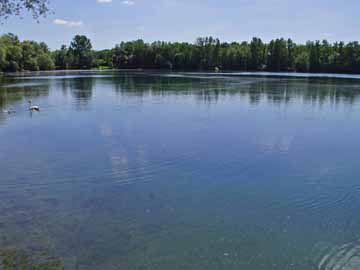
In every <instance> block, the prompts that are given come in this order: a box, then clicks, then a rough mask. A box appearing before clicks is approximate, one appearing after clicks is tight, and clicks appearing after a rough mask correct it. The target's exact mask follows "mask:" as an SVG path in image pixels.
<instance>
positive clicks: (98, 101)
mask: <svg viewBox="0 0 360 270" xmlns="http://www.w3.org/2000/svg"><path fill="white" fill-rule="evenodd" d="M72 75H73V76H74V78H72V79H70V78H66V79H65V78H64V79H63V80H59V81H56V80H55V81H51V82H49V83H47V84H44V85H41V86H36V87H25V86H24V85H18V86H17V87H14V88H11V89H10V88H5V87H3V88H0V107H1V108H8V107H15V108H16V111H17V112H16V114H14V115H10V116H9V115H7V114H0V140H1V142H2V143H1V144H0V171H1V173H0V197H1V200H0V212H1V213H2V215H1V216H0V263H1V256H2V255H1V254H2V253H1V252H2V250H9V249H14V248H15V249H17V250H20V251H25V252H26V253H27V254H29V256H31V257H32V258H37V257H36V256H37V255H36V254H38V253H37V252H43V251H46V252H47V253H49V255H48V256H49V257H51V256H53V257H55V258H60V259H61V260H62V261H63V262H64V263H65V265H66V269H81V270H82V269H87V270H88V269H90V270H92V269H156V270H158V269H159V270H161V269H243V268H244V269H256V270H262V269H264V270H265V269H266V270H269V269H270V270H277V269H294V270H303V269H310V270H311V269H314V270H315V269H320V270H330V269H331V270H335V269H336V270H345V269H350V270H353V269H357V268H358V267H359V263H360V262H359V248H358V241H357V239H358V238H359V233H360V219H359V218H358V217H357V215H356V213H357V212H358V209H359V207H360V200H359V193H360V185H359V183H358V179H359V176H360V171H359V169H358V164H357V161H358V160H359V153H360V149H359V144H358V138H359V134H360V129H359V128H358V118H359V114H360V110H359V109H360V106H359V93H360V91H359V90H358V89H359V88H358V83H357V82H356V81H348V80H331V81H329V80H317V79H316V80H302V79H289V80H285V79H274V78H271V79H266V78H260V79H257V78H254V79H251V80H249V79H248V78H244V79H241V78H225V76H224V77H221V78H212V79H211V80H209V79H207V78H206V79H202V78H189V77H187V76H185V75H182V76H181V77H176V76H175V77H174V76H172V74H171V76H172V77H166V76H162V75H156V74H155V73H152V74H151V75H150V76H148V75H147V74H145V73H140V72H137V73H134V74H130V73H120V75H119V76H112V77H101V74H100V76H96V77H95V76H92V77H89V78H84V77H78V76H77V75H76V74H72ZM112 75H113V74H112ZM175 75H176V74H175ZM87 76H88V75H87ZM191 76H193V75H191ZM216 76H218V75H216ZM75 77H76V78H75ZM11 80H13V81H12V82H11V84H14V85H16V84H17V83H18V82H17V81H16V79H14V78H13V79H11ZM244 81H245V82H246V83H244ZM21 83H22V81H20V82H19V84H21ZM30 83H32V82H30ZM5 84H9V82H8V81H6V82H5ZM30 98H31V99H32V100H33V102H34V104H37V105H40V106H41V108H42V111H41V112H40V113H39V114H32V115H30V114H29V113H28V111H27V107H26V106H27V100H29V99H30ZM346 243H347V244H346ZM41 260H43V258H41Z"/></svg>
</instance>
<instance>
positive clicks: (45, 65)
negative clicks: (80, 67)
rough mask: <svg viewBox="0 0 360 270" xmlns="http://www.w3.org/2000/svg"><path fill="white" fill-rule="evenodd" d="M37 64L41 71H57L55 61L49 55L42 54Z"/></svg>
mask: <svg viewBox="0 0 360 270" xmlns="http://www.w3.org/2000/svg"><path fill="white" fill-rule="evenodd" d="M37 63H38V65H39V69H40V70H53V69H55V64H54V61H53V59H52V58H51V56H50V55H49V54H45V53H43V54H40V55H39V56H38V58H37Z"/></svg>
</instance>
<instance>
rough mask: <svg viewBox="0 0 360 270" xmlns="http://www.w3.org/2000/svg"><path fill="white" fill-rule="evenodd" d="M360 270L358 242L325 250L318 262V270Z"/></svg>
mask: <svg viewBox="0 0 360 270" xmlns="http://www.w3.org/2000/svg"><path fill="white" fill-rule="evenodd" d="M358 269H360V241H359V240H356V241H354V242H350V243H347V244H343V245H339V246H335V247H333V248H327V249H326V250H325V252H324V253H323V254H322V256H321V258H320V260H319V262H318V270H358Z"/></svg>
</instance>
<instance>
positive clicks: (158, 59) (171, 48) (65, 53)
mask: <svg viewBox="0 0 360 270" xmlns="http://www.w3.org/2000/svg"><path fill="white" fill-rule="evenodd" d="M91 68H98V69H109V68H116V69H139V68H141V69H170V70H192V71H194V70H211V71H219V70H237V71H271V72H280V71H287V72H288V71H297V72H310V73H352V74H360V45H359V43H358V42H357V41H354V42H348V43H344V42H335V43H329V42H328V41H326V40H323V41H308V42H307V43H306V44H296V43H295V42H293V41H292V40H291V39H283V38H279V39H276V40H271V41H270V42H269V43H265V42H263V41H262V40H261V39H260V38H253V39H252V40H251V41H250V42H247V41H244V42H231V43H230V42H221V41H220V40H219V39H217V38H212V37H205V38H198V39H197V40H196V41H195V42H194V43H187V42H164V41H156V42H153V43H145V42H144V41H143V40H136V41H129V42H121V43H120V44H118V45H116V46H115V47H114V48H112V49H106V50H93V47H92V44H91V41H90V39H89V38H87V37H86V36H82V35H77V36H75V37H74V39H73V40H72V42H71V43H70V45H69V46H67V45H62V46H61V48H60V49H58V50H55V51H51V50H50V49H49V47H48V46H47V44H46V43H44V42H40V43H39V42H35V41H29V40H25V41H20V40H19V38H18V37H17V36H16V35H14V34H5V35H3V36H1V37H0V72H18V71H39V70H54V69H61V70H64V69H91Z"/></svg>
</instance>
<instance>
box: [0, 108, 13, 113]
mask: <svg viewBox="0 0 360 270" xmlns="http://www.w3.org/2000/svg"><path fill="white" fill-rule="evenodd" d="M1 112H2V113H7V114H12V113H15V110H13V109H9V110H2V111H1Z"/></svg>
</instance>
